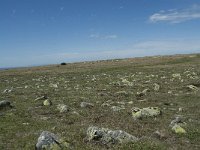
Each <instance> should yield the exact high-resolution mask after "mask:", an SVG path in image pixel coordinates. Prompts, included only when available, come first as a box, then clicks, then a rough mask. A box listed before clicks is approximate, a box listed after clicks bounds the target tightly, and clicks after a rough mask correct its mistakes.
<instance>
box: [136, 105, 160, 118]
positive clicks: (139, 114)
mask: <svg viewBox="0 0 200 150" xmlns="http://www.w3.org/2000/svg"><path fill="white" fill-rule="evenodd" d="M159 115H161V110H160V109H159V108H158V107H147V108H142V109H140V108H137V107H134V108H132V116H133V118H134V119H142V118H147V117H156V116H159Z"/></svg>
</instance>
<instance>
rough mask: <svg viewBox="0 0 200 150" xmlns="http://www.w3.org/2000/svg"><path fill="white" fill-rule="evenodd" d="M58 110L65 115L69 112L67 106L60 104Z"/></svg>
mask: <svg viewBox="0 0 200 150" xmlns="http://www.w3.org/2000/svg"><path fill="white" fill-rule="evenodd" d="M57 109H58V110H59V111H60V113H65V112H68V111H69V108H68V107H67V105H65V104H58V105H57Z"/></svg>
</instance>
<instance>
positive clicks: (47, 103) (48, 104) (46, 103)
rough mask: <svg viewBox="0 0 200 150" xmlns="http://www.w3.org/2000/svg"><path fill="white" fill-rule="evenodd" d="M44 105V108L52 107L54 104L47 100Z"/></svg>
mask: <svg viewBox="0 0 200 150" xmlns="http://www.w3.org/2000/svg"><path fill="white" fill-rule="evenodd" d="M43 105H44V106H51V105H52V102H51V101H50V100H48V99H47V100H45V101H44V102H43Z"/></svg>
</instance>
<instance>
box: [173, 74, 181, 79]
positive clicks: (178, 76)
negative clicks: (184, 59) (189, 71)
mask: <svg viewBox="0 0 200 150" xmlns="http://www.w3.org/2000/svg"><path fill="white" fill-rule="evenodd" d="M172 77H173V78H179V79H181V74H180V73H174V74H172Z"/></svg>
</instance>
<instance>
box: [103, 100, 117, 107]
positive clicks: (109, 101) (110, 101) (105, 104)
mask: <svg viewBox="0 0 200 150" xmlns="http://www.w3.org/2000/svg"><path fill="white" fill-rule="evenodd" d="M113 103H114V102H113V101H112V100H108V101H106V102H104V103H103V104H102V105H101V106H102V107H105V106H111V104H113Z"/></svg>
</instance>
